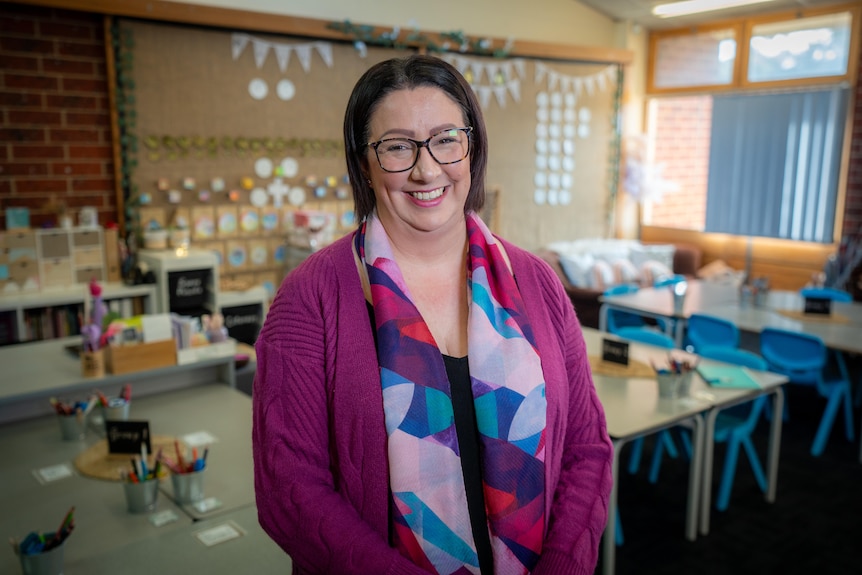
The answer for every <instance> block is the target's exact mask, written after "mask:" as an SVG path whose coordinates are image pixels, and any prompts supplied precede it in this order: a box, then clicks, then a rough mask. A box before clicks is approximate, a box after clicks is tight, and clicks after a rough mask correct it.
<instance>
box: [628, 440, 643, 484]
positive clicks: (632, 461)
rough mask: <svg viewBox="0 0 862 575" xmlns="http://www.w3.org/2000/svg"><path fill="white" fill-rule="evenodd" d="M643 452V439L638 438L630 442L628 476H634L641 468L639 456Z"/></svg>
mask: <svg viewBox="0 0 862 575" xmlns="http://www.w3.org/2000/svg"><path fill="white" fill-rule="evenodd" d="M643 450H644V438H643V437H638V438H637V439H635V440H634V441H632V452H631V454H630V455H629V474H630V475H634V474H635V473H637V472H638V468H639V467H640V466H641V454H642V453H643Z"/></svg>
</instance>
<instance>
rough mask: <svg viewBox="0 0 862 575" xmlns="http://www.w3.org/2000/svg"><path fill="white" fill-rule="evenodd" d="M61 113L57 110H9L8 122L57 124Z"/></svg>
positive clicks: (10, 123) (60, 119)
mask: <svg viewBox="0 0 862 575" xmlns="http://www.w3.org/2000/svg"><path fill="white" fill-rule="evenodd" d="M62 119H63V115H62V114H61V113H60V112H59V111H48V110H45V111H36V110H9V112H8V120H7V121H8V123H9V125H12V124H57V125H59V124H60V123H61V121H62Z"/></svg>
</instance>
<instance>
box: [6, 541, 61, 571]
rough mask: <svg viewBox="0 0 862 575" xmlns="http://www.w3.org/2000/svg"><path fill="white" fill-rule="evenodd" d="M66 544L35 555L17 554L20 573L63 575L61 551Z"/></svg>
mask: <svg viewBox="0 0 862 575" xmlns="http://www.w3.org/2000/svg"><path fill="white" fill-rule="evenodd" d="M53 535H54V534H53V533H46V534H45V536H46V537H51V536H53ZM65 547H66V543H65V542H63V543H61V544H60V545H58V546H56V547H54V548H53V549H50V550H48V551H45V552H43V553H36V554H35V555H24V554H19V555H18V558H19V559H20V560H21V571H22V572H23V573H24V575H63V549H64V548H65Z"/></svg>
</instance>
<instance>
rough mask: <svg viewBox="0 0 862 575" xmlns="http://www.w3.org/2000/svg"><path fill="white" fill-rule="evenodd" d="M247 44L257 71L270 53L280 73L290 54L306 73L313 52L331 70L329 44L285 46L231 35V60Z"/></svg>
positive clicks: (239, 53) (288, 61) (239, 54)
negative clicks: (251, 51) (250, 46)
mask: <svg viewBox="0 0 862 575" xmlns="http://www.w3.org/2000/svg"><path fill="white" fill-rule="evenodd" d="M249 44H251V45H252V50H253V52H254V64H255V66H257V67H258V69H260V68H262V67H263V65H264V63H265V62H266V59H267V57H268V56H269V53H270V52H274V53H275V59H276V61H277V62H278V69H279V70H281V71H282V72H285V71H286V70H287V66H288V64H289V63H290V57H291V55H292V54H295V55H296V59H297V60H298V61H299V65H300V66H302V69H303V70H304V71H305V72H308V71H309V70H311V57H312V55H313V53H314V52H317V54H318V55H319V56H320V58H321V59H322V60H323V63H324V64H326V66H327V67H328V68H332V64H333V60H332V44H330V43H329V42H321V41H316V42H306V43H303V44H285V43H280V42H271V41H269V40H262V39H261V38H255V37H254V36H250V35H248V34H242V33H234V34H231V55H232V56H233V59H234V60H237V59H238V58H239V57H240V56H241V55H242V53H243V52H244V51H245V49H246V47H247V46H248V45H249Z"/></svg>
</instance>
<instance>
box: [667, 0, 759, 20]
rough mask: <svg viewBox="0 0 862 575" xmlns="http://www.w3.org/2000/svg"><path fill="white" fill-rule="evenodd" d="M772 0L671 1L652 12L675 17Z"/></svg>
mask: <svg viewBox="0 0 862 575" xmlns="http://www.w3.org/2000/svg"><path fill="white" fill-rule="evenodd" d="M771 1H772V0H686V1H685V2H671V3H670V4H659V5H658V6H656V7H654V8H653V9H652V13H653V14H654V15H656V16H658V17H659V18H673V17H674V16H686V15H688V14H698V13H700V12H710V11H712V10H723V9H725V8H736V7H738V6H748V5H749V4H761V3H763V2H771Z"/></svg>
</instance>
